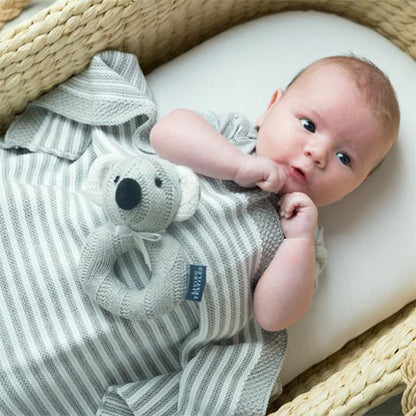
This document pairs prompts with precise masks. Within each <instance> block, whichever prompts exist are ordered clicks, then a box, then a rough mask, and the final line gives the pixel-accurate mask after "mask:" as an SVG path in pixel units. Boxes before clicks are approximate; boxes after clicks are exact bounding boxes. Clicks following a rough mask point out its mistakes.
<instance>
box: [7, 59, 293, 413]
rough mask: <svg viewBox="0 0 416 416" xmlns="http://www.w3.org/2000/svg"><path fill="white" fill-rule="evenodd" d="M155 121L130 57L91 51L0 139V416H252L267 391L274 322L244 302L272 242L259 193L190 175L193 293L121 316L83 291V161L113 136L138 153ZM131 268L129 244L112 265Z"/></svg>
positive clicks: (136, 265) (100, 219)
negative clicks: (196, 180)
mask: <svg viewBox="0 0 416 416" xmlns="http://www.w3.org/2000/svg"><path fill="white" fill-rule="evenodd" d="M155 120H156V109H155V105H154V103H153V100H152V98H151V94H150V92H149V90H148V88H147V87H146V82H145V79H144V76H143V74H142V73H141V71H140V68H139V66H138V63H137V60H136V58H135V57H133V56H131V55H127V54H122V53H119V52H104V53H102V54H99V55H97V56H96V57H94V59H93V61H92V64H91V66H90V68H89V69H88V70H86V71H84V72H83V73H81V74H80V75H77V76H75V77H73V78H71V79H70V80H68V81H67V82H65V83H64V84H62V85H61V86H59V87H58V88H56V89H55V90H53V91H52V92H50V93H48V94H46V95H45V96H43V97H41V98H39V99H38V100H36V101H35V102H33V103H32V104H30V106H29V107H28V108H27V110H26V111H25V112H24V113H23V114H22V115H20V116H18V117H16V119H15V120H14V122H13V123H12V125H11V126H10V128H9V130H8V131H7V133H6V135H5V137H4V139H3V140H2V142H1V147H2V149H0V171H1V176H0V189H1V190H0V192H1V198H0V233H1V237H0V257H1V262H0V286H1V287H0V328H1V329H0V358H1V360H0V414H1V415H4V416H6V415H19V416H21V415H41V416H46V415H92V414H96V413H98V414H99V415H113V416H117V415H132V414H134V415H152V416H162V415H166V416H174V415H190V416H198V415H221V416H226V415H245V416H249V415H262V414H265V412H266V406H267V402H268V398H269V396H270V394H272V393H273V390H274V392H276V390H279V383H277V384H276V380H277V376H278V373H279V371H280V367H281V364H282V360H283V357H284V353H285V349H286V331H281V332H278V333H267V332H265V331H262V330H261V329H260V328H259V327H258V326H257V325H256V323H255V321H254V319H253V312H252V304H251V287H252V284H253V279H254V278H255V277H256V276H258V275H259V273H261V271H262V270H263V269H264V267H266V266H267V263H268V261H270V259H271V257H272V255H273V253H274V251H275V250H276V248H277V246H278V244H279V243H280V241H281V238H282V234H281V231H280V230H279V228H278V227H277V226H276V224H275V221H276V219H275V218H274V217H272V218H270V219H269V220H267V221H266V220H264V218H267V216H269V217H270V215H269V214H270V212H271V211H270V210H272V208H271V204H270V203H269V202H267V200H266V199H265V198H266V197H265V196H264V194H262V193H261V192H260V191H256V190H251V191H250V192H248V193H247V192H243V191H241V190H239V189H233V186H232V185H231V184H230V183H229V184H226V183H223V182H222V181H216V180H211V179H208V178H205V179H202V178H201V186H202V196H201V198H202V205H201V209H200V210H199V211H200V214H198V215H195V217H194V219H193V220H192V221H190V220H189V221H188V222H189V224H188V225H185V223H184V225H183V228H177V229H173V232H174V233H175V235H176V236H177V237H178V238H181V239H183V240H184V241H185V242H186V243H185V244H186V246H187V247H189V256H190V258H191V259H195V261H196V263H197V264H200V263H201V262H202V263H203V264H206V265H207V267H208V270H209V273H208V275H207V286H206V289H205V292H204V295H203V299H202V301H201V302H192V301H184V302H183V304H182V306H181V307H180V308H178V309H177V310H175V311H173V312H171V313H169V314H167V315H165V316H163V317H161V318H159V319H157V320H153V321H147V322H131V321H127V320H123V319H121V318H119V317H116V316H113V315H111V314H110V313H108V312H106V311H105V310H103V309H101V308H100V307H98V306H97V305H95V304H94V303H93V302H92V301H91V300H90V299H89V298H88V297H87V296H86V295H85V293H84V292H83V290H82V287H81V285H80V282H79V281H78V279H77V264H78V261H79V257H80V252H81V249H82V246H83V244H84V241H85V239H86V237H87V235H88V234H89V232H91V230H93V229H94V228H95V227H97V226H99V225H102V224H104V223H105V222H106V218H105V217H104V214H103V212H102V211H101V209H100V208H99V207H97V206H94V205H93V204H91V203H90V202H89V201H88V199H87V198H86V196H85V195H84V194H83V192H82V186H83V183H84V181H85V179H86V176H87V172H88V169H89V167H90V165H91V163H92V162H93V160H94V159H95V158H96V156H97V154H100V153H103V152H106V151H111V149H112V143H114V142H117V143H118V145H121V146H123V147H125V148H126V149H130V150H133V151H134V150H135V149H137V146H138V145H140V146H141V147H142V148H143V149H145V150H147V151H150V148H149V146H148V144H147V142H146V139H147V137H148V133H149V130H150V128H151V126H152V125H153V123H154V122H155ZM247 195H249V196H247ZM273 215H275V214H273ZM263 217H264V218H263ZM207 218H208V223H209V227H208V228H207V227H204V226H203V223H204V221H205V220H206V219H207ZM229 218H231V220H232V221H234V223H233V224H234V225H232V227H234V229H233V230H231V229H226V228H224V227H223V224H222V222H223V221H228V220H229ZM263 220H264V221H263ZM199 222H201V224H199ZM259 223H260V224H262V226H259V225H258V224H259ZM239 224H244V226H242V227H240V226H239ZM199 225H201V226H199ZM247 230H248V231H249V232H248V233H247V232H246V231H247ZM274 230H275V231H274ZM262 233H264V235H266V234H267V236H263V235H261V234H262ZM262 238H264V239H266V238H267V239H268V240H267V241H268V242H267V244H266V248H264V247H265V246H264V244H259V239H262ZM261 246H263V248H262V249H260V247H261ZM253 247H254V248H253ZM142 264H143V262H142V257H141V253H140V252H139V251H134V252H131V253H126V254H125V255H124V256H123V257H122V258H121V259H120V261H119V262H118V263H117V265H116V273H117V275H118V276H119V278H120V279H121V280H123V281H124V282H126V284H128V285H129V286H131V287H138V288H140V287H142V286H143V285H144V284H146V281H144V279H145V277H143V276H146V274H145V273H144V272H143V269H142Z"/></svg>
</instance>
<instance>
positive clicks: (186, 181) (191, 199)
mask: <svg viewBox="0 0 416 416" xmlns="http://www.w3.org/2000/svg"><path fill="white" fill-rule="evenodd" d="M175 168H176V171H177V173H178V176H179V183H180V187H181V191H182V198H181V201H180V203H179V208H178V212H177V213H176V215H175V218H174V219H173V220H174V221H185V220H187V219H188V218H190V217H192V215H194V212H195V211H196V209H197V207H198V203H199V197H200V194H201V191H200V185H199V179H198V176H196V174H195V173H194V172H193V171H192V170H191V169H189V168H187V167H185V166H175Z"/></svg>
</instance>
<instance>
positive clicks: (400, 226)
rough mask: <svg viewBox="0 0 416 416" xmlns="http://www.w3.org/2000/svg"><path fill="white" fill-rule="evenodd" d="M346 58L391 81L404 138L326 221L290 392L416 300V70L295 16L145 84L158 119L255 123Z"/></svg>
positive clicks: (213, 46) (313, 15)
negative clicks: (298, 86) (297, 81)
mask: <svg viewBox="0 0 416 416" xmlns="http://www.w3.org/2000/svg"><path fill="white" fill-rule="evenodd" d="M348 52H354V53H356V54H358V55H362V56H365V57H367V58H369V59H371V60H373V61H374V62H375V63H376V64H377V65H378V66H379V67H380V68H381V69H383V70H384V71H385V72H386V73H387V74H388V76H389V77H390V79H391V81H392V83H393V85H394V86H395V88H396V91H397V94H398V98H399V101H400V106H401V111H402V123H401V132H400V138H399V142H398V144H397V145H396V146H395V148H394V150H393V151H392V153H391V154H390V155H389V156H388V158H387V159H386V160H385V162H384V163H383V165H382V166H381V167H380V169H379V170H377V171H376V173H375V174H374V175H373V177H372V178H371V180H369V181H367V182H366V183H365V184H364V185H363V186H362V187H361V188H360V189H359V190H357V191H356V192H355V193H354V194H351V195H349V196H348V197H346V198H344V200H343V201H341V202H339V203H337V204H335V205H332V206H330V207H326V208H323V209H321V211H320V223H321V224H322V225H323V226H324V228H325V237H326V242H327V246H328V250H329V261H328V265H327V267H326V270H325V271H324V273H323V274H322V275H321V276H320V283H319V289H318V291H317V293H316V295H315V297H314V300H313V302H312V305H311V308H310V310H309V312H308V313H307V315H306V316H305V317H304V318H303V319H302V320H301V321H299V322H298V323H296V324H295V325H294V326H293V327H291V328H290V329H289V349H288V356H287V359H286V362H285V365H284V368H283V372H282V381H283V383H284V384H285V383H287V382H288V381H290V380H291V379H292V378H293V377H295V376H296V375H297V374H299V373H301V372H302V371H303V370H305V369H307V368H309V367H310V366H311V365H313V364H315V363H316V362H318V361H320V360H322V359H324V358H325V357H327V356H328V355H330V354H331V353H333V352H335V351H336V350H338V349H339V348H341V347H342V346H343V345H344V344H345V343H346V342H347V341H348V340H350V339H352V338H354V337H356V336H357V335H358V334H360V333H362V332H364V331H365V330H366V329H368V328H370V327H372V326H373V325H374V324H376V323H377V322H379V321H381V320H383V319H384V318H386V317H388V316H389V315H391V314H393V313H394V312H396V311H397V310H398V309H400V308H401V307H402V306H404V305H405V304H407V303H409V302H410V301H412V300H413V299H415V298H416V284H415V279H416V263H415V255H416V241H415V240H416V238H415V234H416V220H415V212H416V210H415V208H416V198H415V197H416V187H415V180H414V169H413V167H414V162H415V156H416V140H415V138H414V132H415V131H416V118H415V117H414V116H412V114H413V112H414V108H416V94H415V90H414V86H415V85H416V83H415V81H416V63H415V62H414V61H413V60H412V59H411V58H410V57H409V56H408V55H406V54H405V53H404V52H402V51H400V50H399V49H398V48H397V47H395V46H394V45H392V44H391V43H390V41H388V40H387V39H385V38H383V37H382V36H380V35H378V34H377V33H376V32H374V31H372V30H370V29H368V28H366V27H363V26H360V25H358V24H356V23H353V22H351V21H349V20H346V19H342V18H340V17H338V16H335V15H329V14H324V13H317V12H289V13H281V14H278V15H274V16H267V17H264V18H261V19H258V20H256V21H252V22H249V23H246V24H244V25H241V26H238V27H235V28H233V29H231V30H229V31H228V32H225V33H223V34H221V35H219V36H217V37H215V38H213V39H211V40H209V41H207V42H205V43H204V44H201V45H199V46H198V47H197V48H195V49H193V50H192V51H190V52H188V53H186V54H184V55H182V56H181V57H179V58H177V59H175V60H173V61H171V62H169V63H168V64H165V65H163V66H162V67H160V68H158V69H157V70H155V71H153V73H151V74H150V75H149V76H148V81H149V85H150V87H151V88H152V90H153V92H154V95H155V98H156V101H157V103H158V106H159V111H160V116H163V115H165V114H166V113H167V112H168V111H170V110H171V109H174V108H177V107H186V108H191V109H194V110H198V111H204V110H214V111H217V112H227V111H239V112H243V113H245V114H246V115H247V116H248V117H249V118H251V119H252V120H253V121H254V120H256V118H257V117H258V116H259V115H260V114H261V113H262V112H263V111H264V110H265V108H266V106H267V104H268V102H269V99H270V97H271V94H272V92H273V91H274V89H276V88H278V87H285V86H286V85H287V83H288V82H289V81H290V79H291V78H292V76H293V75H294V74H295V73H297V71H299V70H300V69H301V68H303V67H304V66H306V65H307V64H308V63H310V62H311V61H313V60H315V59H317V58H320V57H323V56H327V55H334V54H344V53H348Z"/></svg>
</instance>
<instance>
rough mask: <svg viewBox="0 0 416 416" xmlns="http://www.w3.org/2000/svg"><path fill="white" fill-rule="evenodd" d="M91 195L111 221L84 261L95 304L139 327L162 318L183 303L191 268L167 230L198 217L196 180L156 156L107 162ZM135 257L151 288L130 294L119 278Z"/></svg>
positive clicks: (93, 180)
mask: <svg viewBox="0 0 416 416" xmlns="http://www.w3.org/2000/svg"><path fill="white" fill-rule="evenodd" d="M85 192H86V194H87V196H88V197H89V198H90V199H91V200H92V202H94V203H95V204H97V205H100V206H101V207H102V208H103V210H104V212H105V214H106V216H107V219H108V222H107V223H106V224H104V225H101V226H99V227H97V228H95V229H93V230H92V231H91V233H90V234H89V236H88V238H87V240H86V242H85V245H84V248H83V250H82V253H81V258H80V262H79V276H80V281H81V283H82V285H83V287H84V289H85V291H86V293H87V294H88V296H89V297H90V298H91V299H92V300H93V301H95V302H96V303H98V304H99V305H100V306H101V307H103V308H104V309H106V310H108V311H110V312H112V313H114V314H116V315H119V316H121V317H123V318H126V319H134V320H145V319H153V318H156V317H158V316H160V315H162V314H164V313H166V312H168V311H170V310H172V309H173V308H175V307H176V305H178V304H179V303H181V302H183V301H184V300H185V295H186V285H187V266H188V264H189V261H188V257H187V254H186V253H185V252H184V250H183V248H182V246H181V244H180V243H179V241H177V239H176V238H175V237H174V236H172V235H170V233H169V229H167V228H168V226H169V224H171V222H172V221H184V220H186V219H188V218H189V217H191V216H192V215H193V214H194V212H195V210H196V209H197V206H198V203H199V180H198V177H197V176H196V175H195V173H193V172H192V171H191V170H190V169H188V168H185V167H179V166H176V165H173V164H172V163H170V162H167V161H165V160H162V159H160V158H159V157H158V156H154V155H147V154H138V155H136V156H133V157H132V156H129V157H125V156H121V155H118V154H106V155H104V156H100V157H98V158H97V159H96V161H95V162H94V163H93V164H92V166H91V168H90V172H89V175H88V178H87V183H86V189H85ZM165 231H166V232H165ZM134 249H138V250H139V251H141V253H142V259H143V261H144V262H145V264H146V265H147V267H144V268H143V269H142V270H144V273H146V276H142V279H141V281H145V280H147V281H148V283H147V285H146V286H145V287H144V288H143V289H140V290H138V289H133V288H130V287H127V286H126V285H125V284H124V283H123V282H121V280H119V279H118V278H117V276H116V274H115V271H114V263H115V262H116V261H117V260H118V258H119V257H120V256H121V255H122V254H123V253H125V252H127V251H130V250H134ZM136 259H137V261H140V257H136Z"/></svg>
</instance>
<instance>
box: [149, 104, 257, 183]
mask: <svg viewBox="0 0 416 416" xmlns="http://www.w3.org/2000/svg"><path fill="white" fill-rule="evenodd" d="M150 141H151V143H152V146H153V148H154V149H155V150H156V152H157V153H158V155H159V156H160V157H162V158H164V159H167V160H169V161H170V162H173V163H176V164H178V165H183V166H188V167H189V168H191V169H192V170H193V171H194V172H196V173H199V174H202V175H205V176H210V177H214V178H218V179H226V180H233V179H234V177H235V176H236V173H237V172H238V170H239V167H240V165H241V164H242V163H244V160H245V159H246V158H247V157H249V156H247V155H245V154H244V153H243V152H241V151H240V150H239V149H238V148H237V147H236V146H235V145H233V144H232V143H231V142H230V141H228V140H227V139H226V138H225V137H224V136H223V135H222V134H220V133H218V132H217V131H216V130H215V129H214V128H213V127H212V126H211V125H210V124H209V123H208V122H207V121H206V120H205V119H204V118H203V117H201V116H200V115H198V114H196V113H194V112H193V111H190V110H182V109H179V110H174V111H172V112H171V113H170V114H168V115H167V116H166V117H164V118H163V119H161V120H160V121H159V122H158V123H156V125H155V126H154V127H153V129H152V130H151V132H150Z"/></svg>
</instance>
